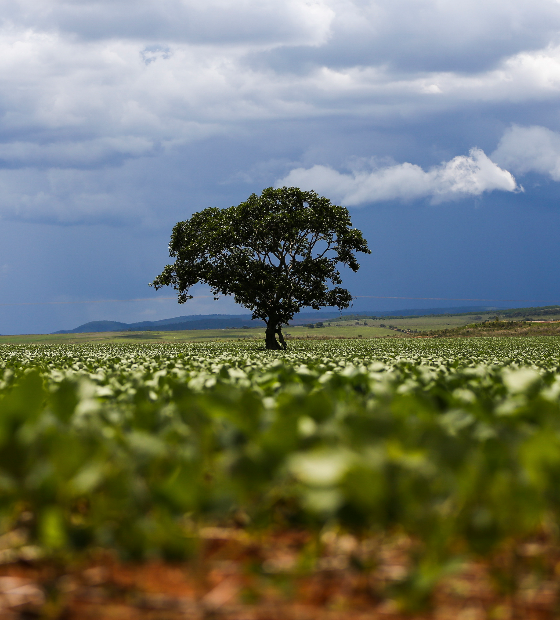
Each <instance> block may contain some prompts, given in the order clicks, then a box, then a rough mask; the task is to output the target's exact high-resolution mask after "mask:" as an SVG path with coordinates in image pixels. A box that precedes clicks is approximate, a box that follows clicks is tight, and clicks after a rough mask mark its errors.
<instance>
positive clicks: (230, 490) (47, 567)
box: [0, 336, 560, 620]
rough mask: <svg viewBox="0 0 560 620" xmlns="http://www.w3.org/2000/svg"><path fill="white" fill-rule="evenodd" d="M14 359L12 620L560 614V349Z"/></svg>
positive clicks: (4, 509)
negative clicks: (52, 619)
mask: <svg viewBox="0 0 560 620" xmlns="http://www.w3.org/2000/svg"><path fill="white" fill-rule="evenodd" d="M0 359H1V362H0V492H1V495H0V497H1V499H0V617H2V618H23V617H27V618H29V617H44V618H65V619H70V618H72V619H74V618H76V619H77V618H80V619H82V618H119V619H120V618H123V619H124V618H127V619H132V618H138V619H144V618H146V619H147V618H150V619H153V618H158V619H160V620H163V619H164V618H165V619H174V618H210V617H212V618H216V617H223V618H231V619H235V620H237V619H241V618H244V619H245V618H258V619H262V620H265V619H272V618H302V619H303V618H310V619H311V618H313V619H315V618H325V619H327V618H329V619H330V618H345V619H346V618H348V619H352V618H356V619H357V618H366V617H367V618H391V619H396V618H404V617H414V618H441V619H443V618H464V619H467V618H468V619H473V620H476V619H478V618H495V619H500V618H504V619H505V618H515V617H518V618H527V619H529V618H555V617H558V615H559V613H558V612H559V609H560V598H559V593H558V586H559V581H558V579H559V578H558V575H559V574H560V545H559V537H560V528H559V527H558V524H559V517H560V490H559V489H560V487H559V486H558V480H559V479H560V338H558V337H555V336H549V337H538V338H532V337H525V338H507V339H499V338H477V339H469V340H467V339H452V340H451V339H434V340H421V339H415V340H413V339H409V340H405V339H399V340H396V339H395V340H362V341H359V340H356V341H350V340H345V341H324V342H293V343H291V345H290V350H289V351H288V352H283V353H278V352H267V351H264V350H262V344H260V343H258V344H256V343H253V342H245V343H194V344H193V343H191V344H177V345H170V344H135V345H133V344H94V345H85V344H84V345H38V346H30V345H25V346H24V345H22V346H13V345H12V346H9V345H4V346H0Z"/></svg>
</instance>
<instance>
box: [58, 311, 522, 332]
mask: <svg viewBox="0 0 560 620" xmlns="http://www.w3.org/2000/svg"><path fill="white" fill-rule="evenodd" d="M493 310H500V312H501V313H502V312H504V310H502V309H499V308H496V307H494V306H463V307H458V308H424V309H412V310H410V309H407V310H390V311H388V310H384V311H380V310H368V311H360V312H351V311H346V312H342V313H340V312H337V311H336V310H325V311H323V310H317V311H314V312H313V311H306V312H300V313H299V314H296V316H295V317H294V320H293V321H291V325H305V324H306V323H310V322H314V321H321V320H328V319H333V318H336V317H339V316H341V314H342V316H367V317H370V316H378V317H381V316H383V317H397V316H427V315H433V314H471V313H473V312H474V313H476V312H488V311H493ZM532 310H534V309H532ZM509 312H515V310H510V311H509ZM263 325H264V323H263V322H262V321H253V320H252V319H251V315H250V314H192V315H187V316H177V317H174V318H171V319H162V320H160V321H140V322H138V323H121V322H119V321H90V322H89V323H84V324H83V325H79V326H78V327H75V328H74V329H61V330H60V331H57V332H54V333H55V334H83V333H94V332H120V331H183V330H187V329H228V328H229V329H231V328H238V329H239V328H242V327H261V326H263Z"/></svg>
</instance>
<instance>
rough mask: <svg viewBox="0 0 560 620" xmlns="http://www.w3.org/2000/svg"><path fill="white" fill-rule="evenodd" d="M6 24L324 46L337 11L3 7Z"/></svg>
mask: <svg viewBox="0 0 560 620" xmlns="http://www.w3.org/2000/svg"><path fill="white" fill-rule="evenodd" d="M0 9H1V10H2V15H3V17H4V21H6V22H8V21H10V22H13V23H17V24H22V25H24V26H25V27H26V28H28V29H33V30H35V31H46V32H58V33H62V34H70V35H72V36H73V37H75V38H78V39H81V40H85V41H94V40H111V39H113V40H115V39H119V40H125V39H129V40H146V39H151V40H152V41H151V43H152V44H153V43H156V42H157V41H154V39H157V40H158V41H160V42H161V40H164V41H166V42H174V43H189V44H205V45H209V44H216V45H222V46H227V45H231V44H243V45H257V46H264V47H266V48H267V49H269V48H271V47H274V46H276V45H310V44H311V45H319V44H321V43H323V42H324V41H325V40H326V38H327V37H328V35H329V31H330V25H331V21H332V19H333V18H334V15H335V13H334V11H333V10H332V9H331V8H330V6H329V2H327V1H325V0H313V1H311V2H310V1H308V0H281V1H278V0H236V1H232V0H204V2H200V1H199V0H88V1H87V2H82V1H80V0H43V1H42V2H41V3H40V4H37V2H36V0H17V1H16V2H13V1H11V0H2V1H0Z"/></svg>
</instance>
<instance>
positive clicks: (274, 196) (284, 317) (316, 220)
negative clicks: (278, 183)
mask: <svg viewBox="0 0 560 620" xmlns="http://www.w3.org/2000/svg"><path fill="white" fill-rule="evenodd" d="M355 252H365V253H366V254H370V253H371V252H370V250H369V249H368V247H367V242H366V240H365V239H364V238H363V236H362V233H361V232H360V231H359V230H357V229H355V228H352V227H351V222H350V216H349V214H348V210H347V209H345V208H344V207H339V206H336V205H333V204H331V202H330V200H328V199H327V198H323V197H320V196H319V195H318V194H317V193H315V192H313V191H309V192H306V191H302V190H300V189H298V188H297V187H282V188H280V189H274V188H272V187H269V188H267V189H265V190H263V192H262V194H261V195H260V196H257V195H256V194H252V195H251V196H249V198H248V200H247V201H246V202H242V203H241V204H240V205H239V206H237V207H235V206H233V207H229V208H227V209H216V208H208V209H204V210H203V211H200V212H198V213H195V214H194V215H193V216H192V217H191V218H190V219H189V220H186V221H184V222H179V223H177V224H176V225H175V227H174V228H173V232H172V234H171V242H170V244H169V255H170V256H171V257H172V258H175V263H174V264H173V265H167V266H166V267H165V269H164V270H163V272H162V273H161V274H160V275H159V276H157V278H156V279H155V280H154V281H153V282H152V283H151V284H150V286H153V287H154V288H156V289H159V288H161V287H162V286H173V287H174V288H175V290H176V291H178V301H179V303H185V302H186V301H187V300H188V299H192V295H189V289H190V288H191V286H193V285H194V284H196V283H198V282H204V283H206V284H208V285H209V286H210V289H211V290H212V293H213V294H214V297H215V299H217V298H218V295H220V294H222V295H233V296H234V299H235V301H236V302H237V303H239V304H241V305H243V306H245V307H246V308H248V309H250V310H251V311H252V312H253V318H254V319H262V320H263V321H264V322H265V324H266V348H267V349H280V348H283V349H285V348H286V343H285V341H284V338H283V335H282V325H287V324H288V322H289V321H290V320H291V319H292V318H293V317H294V314H296V313H297V312H299V311H300V309H301V308H304V307H309V306H310V307H312V308H314V309H316V310H318V309H319V308H320V307H322V306H336V307H338V308H339V309H340V310H342V309H343V308H347V307H348V306H349V305H350V303H351V301H352V295H351V294H350V293H349V292H348V291H347V290H346V289H343V288H340V287H339V286H337V285H339V284H342V279H341V277H340V273H339V271H338V270H337V264H338V263H342V264H343V265H346V266H348V267H350V269H352V271H357V270H358V269H359V264H358V262H357V260H356V257H355V255H354V253H355ZM329 284H333V285H335V286H334V288H331V289H329ZM276 335H278V338H279V341H280V342H278V341H277V340H276Z"/></svg>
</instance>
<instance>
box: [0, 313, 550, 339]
mask: <svg viewBox="0 0 560 620" xmlns="http://www.w3.org/2000/svg"><path fill="white" fill-rule="evenodd" d="M495 316H496V312H495V311H493V312H484V313H481V314H479V315H473V314H452V315H432V316H420V317H400V318H393V317H382V318H376V319H366V318H361V317H360V318H358V319H352V318H346V317H344V318H343V317H341V318H340V319H338V320H330V321H323V322H322V325H323V326H322V327H317V326H316V325H317V324H318V323H315V324H314V326H313V327H310V326H305V325H298V326H288V327H286V328H285V329H284V333H285V334H286V335H287V336H288V337H291V338H297V339H300V338H313V339H315V338H364V339H367V338H381V337H387V336H393V337H404V336H407V335H420V334H422V333H431V335H435V333H444V330H457V329H459V330H461V328H465V326H467V325H471V324H473V323H477V324H479V323H483V322H485V321H490V320H491V319H493V318H494V317H495ZM535 318H541V317H535ZM542 318H546V319H547V320H549V321H550V320H560V313H559V314H552V315H547V316H546V317H542ZM508 320H509V319H508ZM512 320H514V321H515V322H519V321H520V320H519V319H516V318H514V319H512ZM542 325H546V324H543V323H534V324H533V326H532V329H533V331H534V333H535V334H536V335H538V334H539V333H541V332H542V327H540V328H539V326H542ZM397 330H400V331H397ZM483 331H484V333H485V334H486V335H488V334H487V333H486V332H488V331H489V330H488V329H486V330H483ZM506 331H507V330H506ZM509 331H511V329H510V330H509ZM449 335H454V334H452V333H450V334H449ZM456 335H462V336H471V335H475V334H473V333H467V332H466V331H460V332H458V333H457V334H456ZM495 335H507V334H506V333H504V334H495ZM239 339H243V340H245V339H259V340H260V339H264V329H262V328H260V327H257V328H241V329H199V330H195V329H193V330H182V331H139V332H130V331H126V332H96V333H83V334H23V335H18V336H2V335H0V344H57V343H60V344H62V343H66V344H79V343H86V342H99V343H103V342H104V343H124V342H139V343H141V342H171V343H174V342H175V343H177V342H208V341H211V340H227V341H229V340H239Z"/></svg>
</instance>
